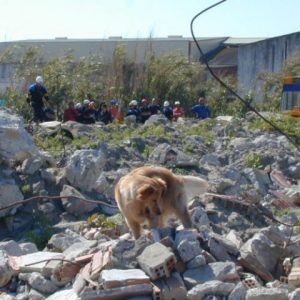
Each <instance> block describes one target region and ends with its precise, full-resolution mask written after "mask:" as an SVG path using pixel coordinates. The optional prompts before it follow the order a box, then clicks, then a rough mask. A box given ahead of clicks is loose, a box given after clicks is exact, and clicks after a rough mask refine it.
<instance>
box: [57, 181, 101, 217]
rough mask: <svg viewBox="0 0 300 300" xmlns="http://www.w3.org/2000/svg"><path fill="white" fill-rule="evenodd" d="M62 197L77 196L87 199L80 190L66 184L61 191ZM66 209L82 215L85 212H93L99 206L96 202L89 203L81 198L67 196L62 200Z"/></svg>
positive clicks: (71, 212)
mask: <svg viewBox="0 0 300 300" xmlns="http://www.w3.org/2000/svg"><path fill="white" fill-rule="evenodd" d="M60 196H61V197H65V196H75V197H79V198H83V199H85V198H86V197H84V196H83V195H82V194H81V193H80V192H78V191H77V190H76V189H75V188H74V187H72V186H69V185H64V186H63V190H62V191H61V193H60ZM61 202H62V204H63V207H64V209H65V210H66V211H67V212H68V213H70V214H75V215H80V214H84V213H88V212H91V211H92V210H94V209H95V208H96V207H97V204H96V203H89V202H87V201H83V200H80V199H78V198H72V197H70V198H66V199H62V200H61Z"/></svg>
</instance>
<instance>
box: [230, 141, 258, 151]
mask: <svg viewBox="0 0 300 300" xmlns="http://www.w3.org/2000/svg"><path fill="white" fill-rule="evenodd" d="M228 146H229V147H231V148H232V149H233V150H236V151H238V152H241V151H250V149H252V148H253V147H255V145H254V143H252V142H250V140H249V139H248V138H233V139H232V140H231V141H230V143H229V145H228Z"/></svg>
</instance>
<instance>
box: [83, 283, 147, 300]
mask: <svg viewBox="0 0 300 300" xmlns="http://www.w3.org/2000/svg"><path fill="white" fill-rule="evenodd" d="M147 295H152V285H151V284H139V285H129V286H124V287H118V288H112V289H106V290H85V291H84V292H83V293H82V294H81V297H80V299H81V300H122V299H127V298H129V297H138V296H147Z"/></svg>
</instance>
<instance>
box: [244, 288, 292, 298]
mask: <svg viewBox="0 0 300 300" xmlns="http://www.w3.org/2000/svg"><path fill="white" fill-rule="evenodd" d="M246 300H288V290H287V289H280V288H271V289H270V288H265V287H258V288H253V289H249V290H248V291H247V294H246Z"/></svg>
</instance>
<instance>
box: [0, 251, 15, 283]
mask: <svg viewBox="0 0 300 300" xmlns="http://www.w3.org/2000/svg"><path fill="white" fill-rule="evenodd" d="M12 276H13V272H12V271H11V269H10V268H9V266H8V258H7V255H6V253H5V251H3V250H0V288H2V287H4V286H6V285H7V284H8V283H9V282H10V280H11V278H12Z"/></svg>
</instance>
